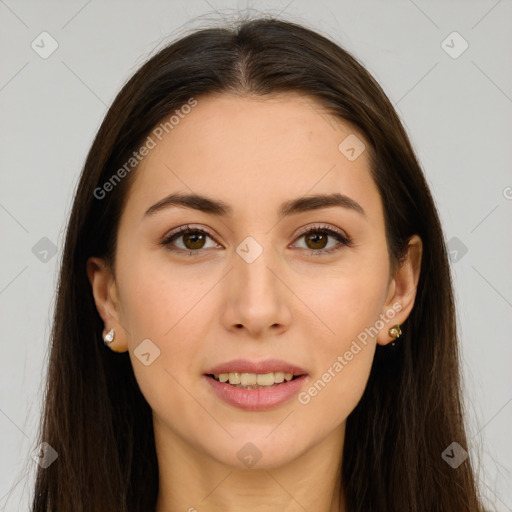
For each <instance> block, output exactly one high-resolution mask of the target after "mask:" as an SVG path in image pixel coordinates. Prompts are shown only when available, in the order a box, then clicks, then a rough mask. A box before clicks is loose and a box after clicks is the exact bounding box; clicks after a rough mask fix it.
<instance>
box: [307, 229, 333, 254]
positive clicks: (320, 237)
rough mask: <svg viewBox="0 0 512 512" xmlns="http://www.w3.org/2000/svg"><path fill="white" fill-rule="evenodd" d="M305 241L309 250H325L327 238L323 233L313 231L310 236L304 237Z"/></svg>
mask: <svg viewBox="0 0 512 512" xmlns="http://www.w3.org/2000/svg"><path fill="white" fill-rule="evenodd" d="M305 239H306V244H307V245H308V248H309V249H313V250H317V249H325V246H326V245H327V239H328V236H327V235H325V234H324V233H318V232H317V231H313V232H311V233H310V234H308V235H305ZM308 242H309V244H308Z"/></svg>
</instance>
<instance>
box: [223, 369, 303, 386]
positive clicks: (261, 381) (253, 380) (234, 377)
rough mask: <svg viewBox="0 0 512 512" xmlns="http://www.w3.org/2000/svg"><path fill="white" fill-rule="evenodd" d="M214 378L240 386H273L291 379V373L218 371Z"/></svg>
mask: <svg viewBox="0 0 512 512" xmlns="http://www.w3.org/2000/svg"><path fill="white" fill-rule="evenodd" d="M214 377H215V380H218V381H219V382H229V383H230V384H232V385H234V386H237V385H240V386H241V387H242V386H243V387H245V386H250V387H251V388H252V387H253V386H257V387H259V386H273V385H274V384H281V383H282V382H284V381H287V382H288V381H290V380H292V379H293V373H284V372H270V373H241V372H231V373H220V374H217V373H216V374H215V375H214Z"/></svg>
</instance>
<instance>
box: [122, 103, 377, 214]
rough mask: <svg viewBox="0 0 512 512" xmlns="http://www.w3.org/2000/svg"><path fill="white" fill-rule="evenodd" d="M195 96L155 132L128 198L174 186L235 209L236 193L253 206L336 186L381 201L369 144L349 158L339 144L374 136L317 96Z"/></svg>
mask: <svg viewBox="0 0 512 512" xmlns="http://www.w3.org/2000/svg"><path fill="white" fill-rule="evenodd" d="M196 101H197V104H196V105H195V106H194V107H193V108H191V109H186V110H184V111H183V112H181V115H180V116H179V117H178V116H175V117H174V118H173V124H172V128H170V125H169V124H168V125H167V130H163V129H160V131H159V132H157V133H160V139H161V140H160V139H159V138H158V137H156V136H155V135H154V134H152V135H151V136H152V138H153V140H154V142H155V146H154V148H153V149H152V150H151V151H150V152H149V154H148V155H147V156H145V157H144V159H143V160H142V162H141V163H140V165H139V168H138V169H137V171H136V172H135V176H134V178H135V180H134V183H133V184H132V186H131V187H130V191H129V197H128V203H130V202H131V203H132V204H133V203H134V202H136V203H137V204H138V205H139V206H140V208H143V207H144V205H146V208H147V206H149V205H148V203H151V204H152V202H156V201H158V200H159V199H161V198H162V197H163V196H164V195H166V194H168V193H170V192H173V191H182V192H194V193H200V194H204V195H208V196H212V197H216V198H219V199H223V200H225V201H226V202H227V203H229V204H233V206H234V207H235V209H236V206H237V205H236V204H235V201H237V202H238V205H239V206H241V207H248V206H249V205H248V204H246V203H247V200H248V199H249V198H250V201H251V205H252V207H253V208H264V207H265V205H266V204H270V202H273V201H275V202H276V203H277V202H279V203H281V202H282V200H283V199H284V198H287V197H290V196H293V197H298V196H303V195H307V194H315V193H332V192H339V193H342V194H347V195H350V196H351V197H353V198H354V199H355V200H356V201H358V202H360V201H364V199H363V197H364V196H367V197H368V196H370V199H372V201H373V202H375V200H377V202H378V200H379V196H378V192H377V189H376V187H375V184H374V182H373V179H372V178H371V174H370V169H369V157H368V154H367V153H368V151H363V152H362V153H361V154H360V156H358V157H357V158H356V159H353V158H352V159H349V158H347V156H346V154H345V153H343V151H342V150H340V144H342V146H341V148H342V149H344V146H343V141H345V140H348V141H352V142H353V141H356V144H358V143H360V146H357V147H355V149H356V151H360V150H361V148H362V147H363V146H362V144H366V147H367V148H368V144H367V143H366V142H363V141H364V138H363V137H362V135H360V134H359V133H358V132H356V130H355V129H354V128H353V127H352V126H351V125H350V124H349V123H347V122H345V121H343V120H341V119H339V118H336V117H334V116H332V115H330V114H328V113H327V112H326V110H325V109H324V108H323V107H322V105H321V104H320V103H319V102H317V101H316V100H315V99H313V98H311V97H309V96H303V95H300V94H297V93H285V94H274V95H270V96H250V97H242V96H237V95H231V94H214V95H209V96H205V97H199V98H197V100H196ZM185 111H186V112H188V113H186V114H185V113H184V112H185ZM169 117H170V116H169ZM166 120H168V118H166V119H165V120H164V122H165V121H166ZM160 126H162V125H160ZM166 131H168V132H169V133H166ZM347 137H348V139H347ZM354 137H356V138H354ZM357 141H359V142H357ZM352 145H353V144H352ZM349 156H350V154H349ZM377 208H378V205H377ZM365 209H366V208H365Z"/></svg>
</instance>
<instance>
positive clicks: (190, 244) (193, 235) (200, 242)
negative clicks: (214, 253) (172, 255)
mask: <svg viewBox="0 0 512 512" xmlns="http://www.w3.org/2000/svg"><path fill="white" fill-rule="evenodd" d="M208 239H210V240H211V241H212V245H210V246H209V247H218V245H217V244H216V243H215V241H214V240H213V238H212V236H211V235H210V234H209V233H208V232H206V231H204V230H202V229H193V228H190V227H189V226H183V227H181V228H179V229H177V230H175V231H174V232H172V233H171V234H170V235H168V236H167V237H166V238H165V239H164V240H162V242H161V244H162V245H164V246H166V247H168V248H169V249H170V250H172V251H177V252H179V251H188V252H189V255H190V256H192V255H195V254H198V255H199V254H201V251H202V249H207V248H209V247H207V246H206V244H207V242H208Z"/></svg>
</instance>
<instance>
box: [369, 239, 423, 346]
mask: <svg viewBox="0 0 512 512" xmlns="http://www.w3.org/2000/svg"><path fill="white" fill-rule="evenodd" d="M422 254H423V243H422V241H421V238H420V237H419V236H418V235H413V236H412V237H411V238H410V239H409V243H408V246H407V251H406V254H405V257H404V259H403V260H402V261H401V262H400V264H399V268H398V270H397V271H396V273H395V275H394V277H393V278H392V279H391V281H390V283H389V287H388V296H387V298H386V303H385V305H384V309H383V310H382V314H383V315H384V317H385V318H390V312H395V315H394V316H393V317H392V318H393V319H392V320H390V321H389V322H388V323H387V324H386V327H385V328H384V329H381V330H380V331H379V333H378V335H377V343H378V344H379V345H387V344H388V343H391V342H392V341H394V338H393V337H392V336H390V334H389V332H388V331H389V329H390V328H391V327H392V326H394V325H396V324H403V323H404V322H405V320H406V319H407V317H408V316H409V314H410V312H411V310H412V308H413V306H414V301H415V299H416V290H417V287H418V281H419V279H420V269H421V257H422Z"/></svg>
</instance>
